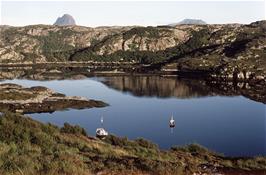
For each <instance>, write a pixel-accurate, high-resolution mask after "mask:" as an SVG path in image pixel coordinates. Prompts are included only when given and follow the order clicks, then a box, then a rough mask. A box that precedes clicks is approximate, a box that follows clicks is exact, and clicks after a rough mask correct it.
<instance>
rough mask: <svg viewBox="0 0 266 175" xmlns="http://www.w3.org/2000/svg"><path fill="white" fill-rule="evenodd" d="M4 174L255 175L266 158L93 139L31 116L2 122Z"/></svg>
mask: <svg viewBox="0 0 266 175" xmlns="http://www.w3.org/2000/svg"><path fill="white" fill-rule="evenodd" d="M0 133H1V134H0V174H3V175H5V174H14V175H15V174H27V175H28V174H29V175H31V174H32V175H33V174H34V175H35V174H95V173H97V172H101V173H102V174H144V173H146V174H193V173H200V172H205V173H207V174H213V173H215V172H223V171H224V169H232V170H234V171H240V170H241V171H244V172H249V173H252V172H255V171H260V172H263V170H265V169H266V158H265V157H256V158H234V159H233V158H227V157H224V156H221V155H218V154H216V153H213V152H210V151H208V150H207V149H206V148H203V147H201V146H199V145H196V144H193V145H188V146H185V147H173V148H172V149H171V150H169V151H162V150H160V149H159V148H158V147H157V145H155V144H153V143H151V142H149V141H146V140H144V139H137V140H134V141H130V140H128V139H127V138H118V137H115V136H112V135H111V136H109V137H107V138H106V139H105V140H99V139H96V138H94V137H89V136H88V135H87V133H86V131H85V130H84V129H83V128H80V127H79V126H71V125H69V124H67V123H66V124H65V125H64V126H63V127H62V128H59V127H57V126H54V125H52V124H42V123H39V122H37V121H34V120H32V119H30V118H28V117H27V116H23V115H19V114H14V113H5V114H2V115H1V117H0Z"/></svg>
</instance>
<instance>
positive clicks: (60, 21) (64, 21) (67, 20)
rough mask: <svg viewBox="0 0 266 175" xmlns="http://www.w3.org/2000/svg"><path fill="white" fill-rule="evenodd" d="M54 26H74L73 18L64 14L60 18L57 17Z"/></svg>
mask: <svg viewBox="0 0 266 175" xmlns="http://www.w3.org/2000/svg"><path fill="white" fill-rule="evenodd" d="M54 25H58V26H73V25H76V22H75V20H74V18H73V17H72V16H71V15H69V14H64V15H63V16H62V17H58V18H57V20H56V22H55V23H54Z"/></svg>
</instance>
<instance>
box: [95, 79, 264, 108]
mask: <svg viewBox="0 0 266 175" xmlns="http://www.w3.org/2000/svg"><path fill="white" fill-rule="evenodd" d="M98 80H99V81H101V82H102V83H104V84H105V85H107V86H108V87H110V88H113V89H116V90H119V91H122V92H127V93H131V94H133V95H134V96H150V97H153V96H154V97H160V98H169V97H176V98H180V99H187V98H199V97H206V96H240V95H242V96H245V97H247V98H249V99H252V100H254V101H258V102H262V103H266V92H265V89H264V87H263V86H262V87H261V86H260V85H257V86H256V85H253V86H251V85H249V84H248V83H245V82H241V83H233V82H219V81H207V80H200V79H178V78H176V77H161V76H115V77H105V78H103V79H102V78H101V79H98Z"/></svg>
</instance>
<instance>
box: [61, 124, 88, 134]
mask: <svg viewBox="0 0 266 175" xmlns="http://www.w3.org/2000/svg"><path fill="white" fill-rule="evenodd" d="M60 132H61V133H68V134H75V135H84V136H87V132H86V130H85V129H84V128H82V127H80V126H78V125H76V126H72V125H70V124H68V123H64V126H63V127H62V128H61V129H60Z"/></svg>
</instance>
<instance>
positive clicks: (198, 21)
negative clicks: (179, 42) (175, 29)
mask: <svg viewBox="0 0 266 175" xmlns="http://www.w3.org/2000/svg"><path fill="white" fill-rule="evenodd" d="M181 24H195V25H205V24H207V23H206V22H205V21H203V20H201V19H184V20H182V21H180V22H178V23H172V24H169V26H176V25H181Z"/></svg>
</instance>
